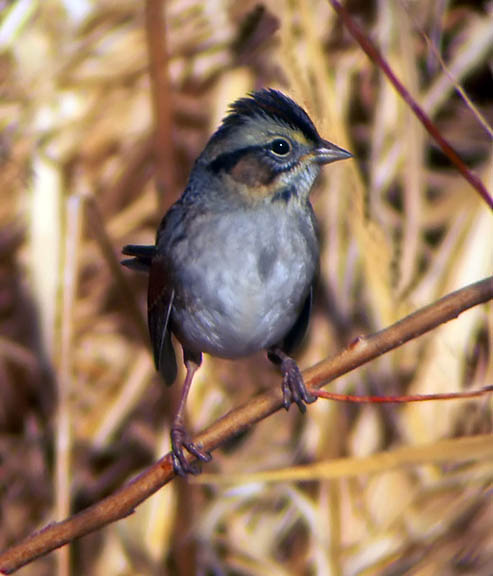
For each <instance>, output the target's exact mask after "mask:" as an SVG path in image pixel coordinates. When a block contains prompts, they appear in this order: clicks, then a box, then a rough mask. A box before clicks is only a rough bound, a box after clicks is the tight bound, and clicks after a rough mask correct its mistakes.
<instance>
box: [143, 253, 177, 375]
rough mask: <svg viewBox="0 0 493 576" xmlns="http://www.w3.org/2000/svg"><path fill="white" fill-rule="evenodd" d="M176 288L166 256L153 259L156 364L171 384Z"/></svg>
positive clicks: (150, 311) (151, 319) (151, 315)
mask: <svg viewBox="0 0 493 576" xmlns="http://www.w3.org/2000/svg"><path fill="white" fill-rule="evenodd" d="M174 297H175V291H174V290H173V289H172V288H171V286H170V282H169V274H168V271H167V266H166V263H165V261H164V259H163V258H161V257H159V256H155V257H154V258H153V260H152V265H151V271H150V275H149V290H148V293H147V317H148V324H149V332H150V334H151V342H152V349H153V352H154V363H155V364H156V368H157V369H158V370H159V372H161V374H162V375H163V378H164V381H165V382H166V384H167V385H168V386H170V385H171V384H173V382H174V380H175V379H176V373H177V366H176V357H175V351H174V348H173V344H172V342H171V330H170V327H169V319H170V315H171V310H172V308H173V300H174Z"/></svg>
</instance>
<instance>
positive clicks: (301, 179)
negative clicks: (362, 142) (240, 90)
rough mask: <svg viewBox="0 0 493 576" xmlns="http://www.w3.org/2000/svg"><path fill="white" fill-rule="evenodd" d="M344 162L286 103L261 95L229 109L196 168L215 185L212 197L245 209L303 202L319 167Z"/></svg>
mask: <svg viewBox="0 0 493 576" xmlns="http://www.w3.org/2000/svg"><path fill="white" fill-rule="evenodd" d="M350 157H351V154H350V153H349V152H346V150H343V149H342V148H339V147H338V146H336V145H334V144H332V143H331V142H328V141H327V140H324V139H323V138H321V137H320V135H319V134H318V132H317V129H316V128H315V126H314V124H313V122H312V121H311V119H310V117H309V116H308V114H307V113H306V112H305V111H304V110H303V109H302V108H301V107H300V106H298V104H296V103H295V102H294V101H293V100H291V98H288V97H287V96H285V95H284V94H282V93H281V92H279V91H277V90H272V89H268V90H267V89H266V90H259V91H258V92H253V93H252V94H250V95H249V96H248V97H246V98H240V99H239V100H237V101H236V102H234V103H233V104H232V105H231V107H230V110H229V113H228V114H227V115H226V117H225V118H224V119H223V121H222V124H221V126H220V127H219V128H218V130H217V131H216V132H215V134H214V135H213V136H212V137H211V139H210V140H209V142H208V144H207V146H206V148H205V149H204V151H203V153H202V154H201V156H200V157H199V159H198V162H197V168H198V169H200V171H203V170H205V171H206V172H207V174H208V175H209V177H210V178H213V179H214V180H215V179H217V181H218V183H219V182H220V185H219V186H217V187H216V193H224V194H233V195H237V196H239V197H241V198H242V199H243V200H246V201H247V202H248V203H256V202H259V201H260V202H265V201H281V202H285V203H288V202H289V201H290V200H291V199H293V198H297V199H299V200H302V201H306V199H307V198H308V194H309V192H310V189H311V187H312V185H313V182H314V180H315V178H316V177H317V175H318V173H319V171H320V167H321V165H323V164H329V163H331V162H335V161H337V160H343V159H345V158H350ZM202 173H203V172H202ZM218 191H219V192H218Z"/></svg>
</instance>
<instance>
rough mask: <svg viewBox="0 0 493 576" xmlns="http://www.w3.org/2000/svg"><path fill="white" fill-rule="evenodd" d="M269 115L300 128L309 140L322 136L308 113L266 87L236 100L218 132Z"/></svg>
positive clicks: (315, 140) (315, 139) (282, 95)
mask: <svg viewBox="0 0 493 576" xmlns="http://www.w3.org/2000/svg"><path fill="white" fill-rule="evenodd" d="M259 116H260V117H262V116H267V117H269V118H274V119H277V120H279V121H280V122H283V123H285V124H287V125H288V126H290V127H292V128H294V129H298V130H300V131H301V132H302V133H303V134H304V135H305V137H306V138H307V139H308V140H311V141H313V142H317V141H318V140H319V139H320V136H319V134H318V132H317V129H316V128H315V126H314V124H313V122H312V121H311V120H310V117H309V116H308V114H307V113H306V112H305V111H304V110H303V108H301V107H300V106H298V104H296V102H294V101H293V100H291V98H288V97H287V96H285V95H284V94H282V93H281V92H279V91H277V90H273V89H264V90H259V91H257V92H252V93H251V94H250V96H248V97H246V98H240V99H239V100H236V102H234V103H233V104H232V105H231V107H230V112H229V114H228V115H227V116H226V117H225V118H224V119H223V122H222V124H221V127H220V128H219V130H218V132H219V133H220V132H223V131H227V130H228V129H229V128H232V127H234V126H240V125H242V124H244V123H245V122H246V121H247V120H250V119H252V118H255V117H259Z"/></svg>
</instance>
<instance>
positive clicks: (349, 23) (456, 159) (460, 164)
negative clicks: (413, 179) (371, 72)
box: [328, 0, 493, 210]
mask: <svg viewBox="0 0 493 576" xmlns="http://www.w3.org/2000/svg"><path fill="white" fill-rule="evenodd" d="M328 1H329V3H330V4H331V5H332V8H334V10H335V11H336V12H337V13H338V14H339V16H340V17H341V18H342V20H343V22H344V25H345V26H346V28H347V29H348V30H349V32H350V33H351V35H352V36H353V38H355V40H356V41H357V42H358V43H359V45H360V46H361V48H363V50H364V51H365V52H366V54H367V56H368V57H369V58H370V59H371V60H372V61H373V62H374V63H375V64H376V65H377V66H379V67H380V69H381V70H382V72H383V73H384V74H385V75H386V76H387V78H388V79H389V80H390V82H391V83H392V85H393V86H394V88H395V89H396V90H397V92H398V93H399V94H400V95H401V96H402V98H403V99H404V101H405V102H406V103H407V104H408V106H409V107H410V108H411V110H412V111H413V112H414V114H415V115H416V117H417V118H418V119H419V121H420V122H421V124H423V126H424V127H425V128H426V130H428V133H429V134H430V136H431V137H432V138H433V139H434V140H435V142H436V143H437V144H438V145H439V146H440V148H441V150H442V152H443V153H444V154H445V155H446V156H447V158H448V159H449V160H450V161H451V162H452V163H453V164H454V166H455V167H456V168H457V170H458V171H459V172H460V173H461V174H462V176H464V178H465V179H466V180H467V181H468V182H469V184H470V185H471V186H472V187H473V188H474V189H475V190H476V192H478V194H479V195H480V196H481V197H482V198H483V200H484V201H485V202H486V204H487V205H488V206H489V208H490V210H493V198H492V197H491V196H490V194H489V192H488V190H487V189H486V186H485V185H484V184H483V182H482V181H481V179H480V178H479V177H478V176H477V175H476V174H474V172H472V171H471V170H470V169H469V168H468V167H467V166H466V164H465V163H464V161H463V160H462V158H461V157H460V156H459V154H458V153H457V152H456V151H455V149H454V148H453V147H452V146H451V145H450V143H449V142H448V141H447V140H446V139H445V138H444V137H443V136H442V135H441V133H440V130H438V128H437V127H436V125H435V124H434V123H433V122H432V120H431V119H430V118H429V116H428V115H427V114H426V112H425V111H424V110H423V108H421V106H420V105H419V104H418V103H417V102H416V100H414V98H413V97H412V96H411V94H410V93H409V92H408V90H407V89H406V88H405V87H404V84H402V82H401V81H400V80H399V79H398V78H397V76H396V75H395V74H394V72H393V71H392V68H391V67H390V66H389V64H388V62H387V61H386V60H385V58H384V57H383V56H382V54H381V53H380V52H379V50H378V49H377V47H376V46H375V44H373V42H372V41H371V40H370V38H369V37H368V36H367V35H366V34H365V33H364V32H363V30H361V28H360V27H359V26H358V25H357V24H356V22H355V21H354V20H353V18H351V16H350V14H349V12H348V11H347V10H346V9H345V8H344V7H343V6H342V4H341V3H340V2H339V1H338V0H328Z"/></svg>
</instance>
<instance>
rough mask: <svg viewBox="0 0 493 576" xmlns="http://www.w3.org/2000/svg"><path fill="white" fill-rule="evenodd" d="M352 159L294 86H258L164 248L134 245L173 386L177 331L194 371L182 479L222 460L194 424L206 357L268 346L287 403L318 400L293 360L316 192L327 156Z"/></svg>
mask: <svg viewBox="0 0 493 576" xmlns="http://www.w3.org/2000/svg"><path fill="white" fill-rule="evenodd" d="M350 157H352V154H351V153H350V152H348V151H346V150H344V149H343V148H340V147H339V146H336V145H335V144H332V143H331V142H329V141H328V140H324V139H323V138H322V137H321V136H320V135H319V133H318V131H317V129H316V127H315V125H314V123H313V122H312V120H311V119H310V117H309V116H308V114H307V113H306V112H305V110H304V109H303V108H302V107H301V106H299V105H298V104H297V103H296V102H295V101H294V100H292V99H291V98H290V97H288V96H286V95H285V94H284V93H283V92H280V91H278V90H275V89H273V88H264V89H260V90H257V91H254V92H250V93H249V94H248V95H246V96H244V97H242V98H239V99H238V100H236V101H234V102H233V103H232V104H231V105H230V107H229V110H228V112H227V114H226V115H225V117H224V118H223V120H222V122H221V124H220V125H219V127H218V128H217V130H216V131H215V132H214V134H213V135H212V136H211V138H210V139H209V141H208V142H207V144H206V146H205V148H204V150H203V151H202V152H201V154H200V155H199V156H198V158H197V159H196V161H195V163H194V165H193V168H192V170H191V173H190V177H189V181H188V184H187V186H186V187H185V190H184V192H183V194H182V195H181V197H180V198H179V199H178V200H177V202H176V203H175V204H173V205H172V206H171V208H170V209H169V210H168V211H167V213H166V214H165V215H164V217H163V219H162V221H161V223H160V225H159V228H158V230H157V233H156V239H155V244H154V245H150V246H142V245H132V244H130V245H127V246H124V247H123V249H122V253H123V254H124V255H126V256H131V258H128V259H125V260H123V261H122V264H123V265H124V266H126V267H128V268H132V269H137V270H144V271H146V272H148V274H149V283H148V298H147V305H148V325H149V333H150V339H151V343H152V349H153V354H154V362H155V365H156V369H157V370H158V371H159V372H160V373H161V375H162V377H163V379H164V381H165V383H166V384H168V385H171V384H172V383H173V382H174V380H175V379H176V376H177V362H176V356H175V350H174V345H173V341H172V335H173V336H174V338H175V339H176V341H177V342H178V343H179V344H181V347H182V350H183V361H184V364H185V368H186V376H185V380H184V384H183V389H182V393H181V397H180V402H179V406H178V410H177V412H176V416H175V418H174V420H173V423H172V426H171V434H170V436H171V447H172V462H173V468H174V472H175V473H176V474H177V475H179V476H186V475H187V474H189V473H192V474H196V473H198V472H199V471H200V468H198V467H197V464H199V463H200V462H209V461H210V460H211V454H210V453H209V452H207V451H205V450H204V449H203V447H202V446H201V445H198V444H195V443H194V442H193V441H192V438H191V436H190V434H189V433H188V431H187V429H186V427H185V406H186V401H187V397H188V394H189V390H190V386H191V384H192V380H193V377H194V374H195V373H196V371H197V369H198V368H199V366H200V364H201V362H202V354H203V353H206V354H209V355H211V356H215V357H221V358H229V359H235V358H241V357H246V356H250V355H252V354H254V353H256V352H258V351H260V350H265V351H266V352H267V356H268V358H269V360H270V361H271V362H273V363H274V364H276V365H277V366H278V367H279V368H280V371H281V375H282V384H281V388H282V395H283V406H284V408H285V409H286V410H288V409H289V407H290V406H291V404H293V403H295V404H296V405H297V406H298V408H299V410H300V411H301V412H305V410H306V404H310V403H312V402H314V401H315V400H316V398H315V397H314V396H313V395H312V394H310V392H309V391H308V389H307V387H306V385H305V383H304V381H303V377H302V375H301V371H300V369H299V368H298V365H297V363H296V361H295V360H294V359H293V357H292V352H293V350H294V349H295V348H296V347H297V346H298V345H299V344H300V342H301V340H302V339H303V337H304V334H305V332H306V331H307V328H308V321H309V317H310V311H311V307H312V298H313V290H314V283H315V280H316V277H317V274H318V268H319V239H318V232H317V222H316V219H315V214H314V211H313V208H312V205H311V203H310V198H309V196H310V191H311V189H312V187H313V184H314V182H315V180H316V178H317V176H318V175H319V172H320V169H321V167H322V166H323V165H324V164H330V163H332V162H335V161H338V160H343V159H347V158H350ZM185 451H187V452H189V453H190V455H192V457H194V458H190V457H188V458H187V456H186V454H185ZM188 460H191V462H189V461H188ZM193 460H195V462H192V461H193Z"/></svg>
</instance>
